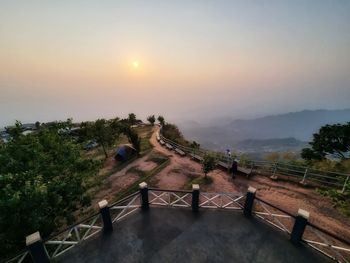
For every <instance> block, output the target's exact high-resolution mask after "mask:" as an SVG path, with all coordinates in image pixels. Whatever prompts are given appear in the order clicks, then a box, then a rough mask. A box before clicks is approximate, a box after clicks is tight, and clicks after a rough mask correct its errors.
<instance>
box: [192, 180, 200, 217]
mask: <svg viewBox="0 0 350 263" xmlns="http://www.w3.org/2000/svg"><path fill="white" fill-rule="evenodd" d="M198 210H199V184H193V185H192V211H193V212H198Z"/></svg>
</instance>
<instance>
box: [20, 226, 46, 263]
mask: <svg viewBox="0 0 350 263" xmlns="http://www.w3.org/2000/svg"><path fill="white" fill-rule="evenodd" d="M26 245H27V247H28V250H29V253H30V255H31V256H32V259H33V262H34V263H49V262H50V259H49V256H48V255H47V253H46V249H45V247H44V243H43V242H42V239H41V236H40V233H39V232H35V233H33V234H31V235H29V236H27V237H26Z"/></svg>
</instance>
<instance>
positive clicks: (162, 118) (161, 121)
mask: <svg viewBox="0 0 350 263" xmlns="http://www.w3.org/2000/svg"><path fill="white" fill-rule="evenodd" d="M157 120H158V121H159V123H160V125H162V126H164V125H165V121H164V117H163V116H161V115H159V116H158V118H157Z"/></svg>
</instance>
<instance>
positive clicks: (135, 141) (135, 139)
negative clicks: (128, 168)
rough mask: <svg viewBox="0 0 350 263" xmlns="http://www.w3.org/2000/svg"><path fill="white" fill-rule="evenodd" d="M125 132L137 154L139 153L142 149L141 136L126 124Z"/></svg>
mask: <svg viewBox="0 0 350 263" xmlns="http://www.w3.org/2000/svg"><path fill="white" fill-rule="evenodd" d="M123 133H124V134H125V135H126V137H128V141H129V142H130V143H131V144H132V146H133V147H134V148H135V150H136V153H137V155H139V154H140V151H141V138H140V137H139V135H138V134H137V132H136V131H135V130H133V129H132V128H131V127H129V126H124V128H123Z"/></svg>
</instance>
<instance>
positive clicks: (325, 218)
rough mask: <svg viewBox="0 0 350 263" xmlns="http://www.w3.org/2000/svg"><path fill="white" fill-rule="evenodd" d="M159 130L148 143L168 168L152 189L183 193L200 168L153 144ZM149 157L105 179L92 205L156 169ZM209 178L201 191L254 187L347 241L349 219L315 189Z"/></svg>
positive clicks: (258, 178)
mask: <svg viewBox="0 0 350 263" xmlns="http://www.w3.org/2000/svg"><path fill="white" fill-rule="evenodd" d="M158 129H159V128H158V127H155V128H154V133H153V135H152V136H151V139H150V143H151V144H152V146H153V147H154V148H153V150H152V151H151V153H154V152H159V153H161V154H163V155H165V156H168V157H169V158H170V164H169V165H168V166H167V167H165V168H164V169H163V170H162V171H160V172H159V173H158V174H157V175H156V176H155V177H154V182H155V187H158V188H163V189H184V188H185V187H186V186H188V185H189V182H190V181H191V180H192V179H193V178H196V177H199V176H203V173H202V169H201V165H200V164H199V163H197V162H195V161H193V160H192V159H190V158H189V157H181V156H179V155H177V154H176V153H174V152H173V151H169V150H167V149H166V148H165V147H162V146H161V145H160V144H159V143H158V141H157V140H156V132H157V131H158ZM151 153H149V154H148V155H146V156H144V157H142V158H140V159H137V160H136V161H134V162H132V163H131V164H129V165H127V166H126V167H125V168H124V169H122V170H120V171H118V172H116V173H114V174H112V175H111V176H109V177H108V179H107V183H108V186H109V187H107V188H106V189H105V190H103V191H101V192H99V193H98V194H97V196H96V198H95V201H96V202H97V201H100V200H102V199H107V200H112V198H113V196H114V195H115V194H116V193H117V192H118V191H120V190H124V189H126V188H128V187H129V186H130V185H132V184H133V183H134V182H135V181H136V180H137V179H138V178H139V177H138V175H137V174H136V173H132V172H128V171H129V170H130V168H131V167H136V168H137V169H139V170H142V171H149V170H151V169H153V168H154V167H156V164H155V163H153V162H149V161H147V159H148V157H149V155H150V154H151ZM208 176H210V177H211V178H212V179H213V183H212V184H210V185H201V191H205V192H234V193H238V194H245V193H246V191H247V188H248V186H253V187H255V188H256V189H257V196H258V197H260V198H261V199H263V200H265V201H267V202H270V203H272V204H274V205H276V206H277V207H281V208H283V209H284V210H287V211H289V212H290V213H292V214H296V213H297V211H298V209H299V208H302V209H304V210H307V211H309V212H310V221H311V222H312V223H315V224H316V225H318V226H320V227H322V228H325V229H327V230H329V231H331V232H333V233H335V234H337V235H340V236H342V237H344V238H347V239H349V240H350V219H349V218H346V217H345V216H344V215H342V214H341V213H340V212H339V211H338V210H337V209H335V208H334V207H333V206H332V204H331V201H330V199H329V198H327V197H324V196H321V195H320V194H318V193H317V192H316V191H315V190H314V189H310V188H305V187H303V186H301V185H299V184H296V183H291V182H286V181H273V180H271V179H270V178H269V177H266V176H263V175H253V176H252V177H250V178H249V179H247V178H246V177H245V176H242V175H238V176H237V177H236V178H235V179H232V178H231V177H230V175H229V174H228V173H227V171H222V170H219V169H218V170H214V171H213V172H211V173H209V175H208Z"/></svg>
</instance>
